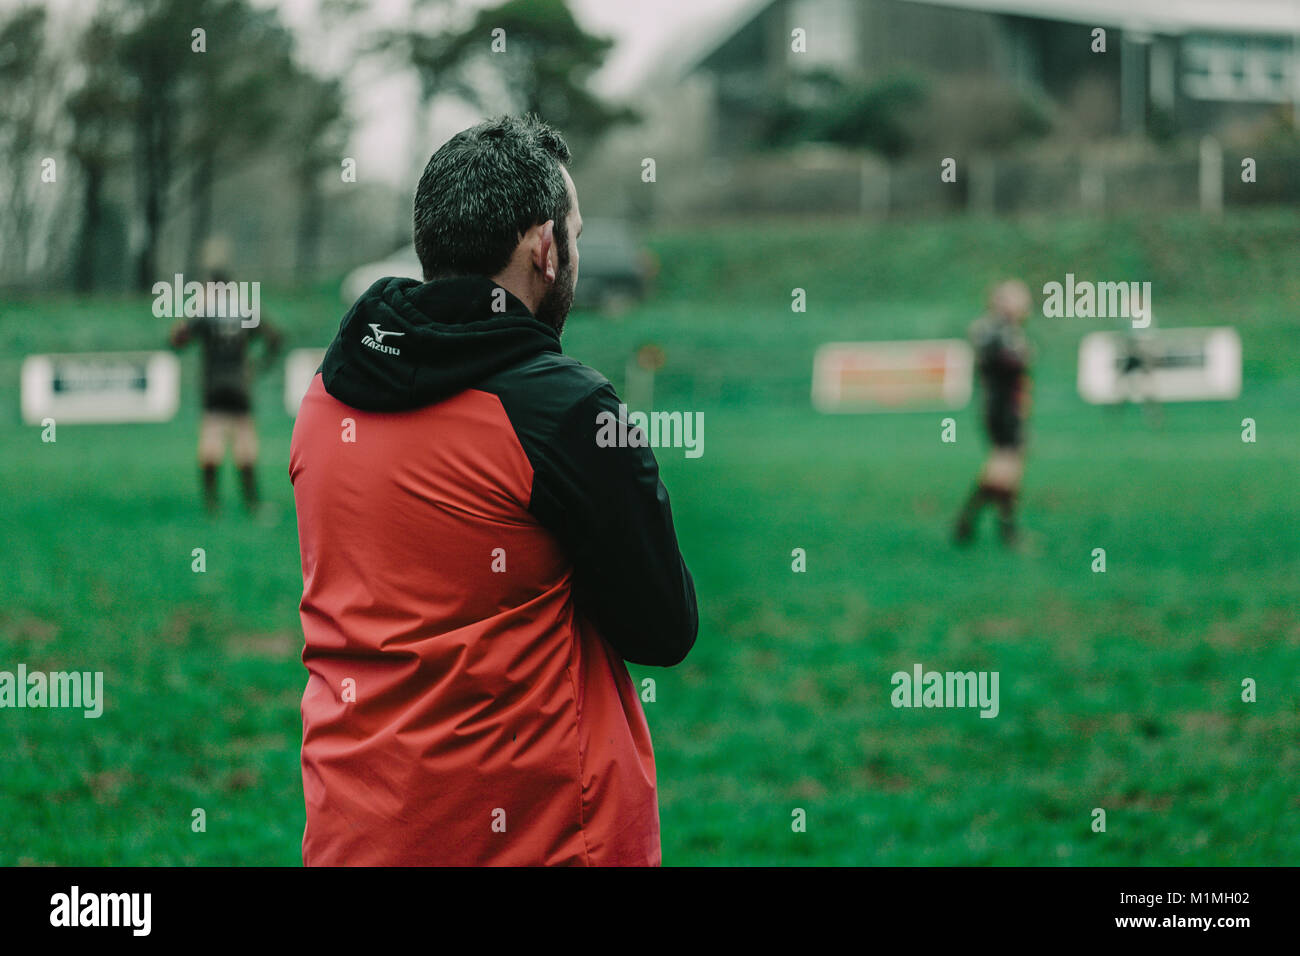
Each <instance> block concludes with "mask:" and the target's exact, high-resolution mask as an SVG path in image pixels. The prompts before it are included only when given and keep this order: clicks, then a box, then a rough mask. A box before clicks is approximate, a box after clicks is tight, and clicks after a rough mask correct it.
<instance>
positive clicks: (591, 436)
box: [529, 382, 699, 667]
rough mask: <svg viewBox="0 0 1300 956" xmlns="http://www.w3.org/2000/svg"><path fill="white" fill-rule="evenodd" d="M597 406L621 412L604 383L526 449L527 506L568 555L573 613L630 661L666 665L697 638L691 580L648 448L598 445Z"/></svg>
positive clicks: (681, 655)
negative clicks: (529, 466)
mask: <svg viewBox="0 0 1300 956" xmlns="http://www.w3.org/2000/svg"><path fill="white" fill-rule="evenodd" d="M602 412H609V413H610V414H612V415H613V416H614V417H615V419H617V417H618V412H619V400H618V396H617V395H616V394H615V393H614V389H613V386H611V385H610V384H609V383H608V382H606V383H604V384H603V385H601V386H600V387H598V388H596V389H595V390H593V391H591V392H589V393H588V394H587V395H586V397H585V398H583V399H582V400H580V401H579V402H578V403H577V404H576V405H574V406H573V407H572V408H571V409H569V410H568V411H567V412H566V413H565V414H564V416H563V417H562V418H561V419H560V420H559V421H558V423H557V427H556V428H555V431H554V432H553V433H552V434H551V436H550V439H549V440H548V441H546V442H544V443H541V444H540V445H539V447H537V448H535V449H533V450H532V454H531V455H530V457H531V458H532V459H533V461H534V472H533V495H532V501H531V503H530V506H529V510H530V511H532V513H533V514H534V515H535V516H536V517H537V519H538V520H539V521H540V522H541V523H542V524H543V525H544V526H545V527H546V528H548V529H549V530H550V531H551V532H552V533H553V534H554V535H555V536H556V537H557V538H558V539H559V541H560V544H561V546H562V547H563V548H564V549H565V551H566V553H567V554H568V555H569V557H570V560H572V561H573V565H574V598H575V600H576V602H577V605H578V609H579V610H580V611H582V612H583V613H584V614H586V615H587V616H588V617H589V618H590V619H591V620H592V622H593V623H594V624H595V625H596V627H597V628H598V629H599V630H600V633H601V635H602V636H603V637H604V638H605V639H606V640H607V641H609V643H610V644H611V645H612V646H613V647H614V649H615V650H617V651H618V652H619V653H620V654H621V655H622V656H623V658H624V659H625V660H627V661H630V662H631V663H633V664H651V665H656V666H659V667H671V666H672V665H674V664H678V663H680V662H681V661H682V660H683V659H684V658H685V657H686V654H687V653H688V652H689V651H690V649H691V647H693V646H694V644H695V636H696V633H697V631H698V629H699V617H698V612H697V609H696V604H695V585H694V582H692V580H691V575H690V572H689V571H688V570H687V569H686V562H685V561H684V560H683V559H682V555H681V551H680V550H679V549H678V546H677V534H676V532H675V531H674V530H673V515H672V510H671V508H670V507H669V504H668V491H667V489H665V488H664V485H663V482H662V481H660V480H659V465H658V464H657V463H656V461H655V457H654V454H653V453H652V451H651V450H650V449H649V448H640V447H601V446H600V445H599V444H598V443H597V441H596V436H597V432H598V428H599V426H598V424H597V416H598V415H599V414H601V413H602ZM629 428H630V426H629Z"/></svg>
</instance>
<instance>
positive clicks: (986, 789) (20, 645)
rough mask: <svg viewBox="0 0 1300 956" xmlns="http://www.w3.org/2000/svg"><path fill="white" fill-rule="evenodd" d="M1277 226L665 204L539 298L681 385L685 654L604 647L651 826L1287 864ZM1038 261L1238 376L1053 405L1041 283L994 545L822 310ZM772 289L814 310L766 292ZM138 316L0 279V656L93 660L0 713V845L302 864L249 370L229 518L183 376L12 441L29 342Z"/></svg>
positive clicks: (740, 851) (286, 537)
mask: <svg viewBox="0 0 1300 956" xmlns="http://www.w3.org/2000/svg"><path fill="white" fill-rule="evenodd" d="M1296 231H1297V227H1296V225H1295V222H1294V216H1293V215H1290V214H1287V215H1282V214H1274V213H1258V214H1252V215H1251V216H1249V217H1245V216H1236V217H1234V218H1233V219H1232V220H1230V221H1225V222H1222V223H1219V224H1213V223H1207V222H1204V221H1202V220H1199V219H1196V218H1190V217H1189V218H1183V219H1176V220H1170V221H1167V222H1162V223H1151V222H1145V223H1144V222H1137V221H1133V222H1127V221H1117V222H1100V221H1084V220H1072V221H1068V222H1060V223H1056V222H1047V221H1041V222H1034V221H1029V222H1025V223H1020V224H1009V223H989V222H979V221H973V220H967V221H956V222H944V223H931V224H920V225H913V226H901V225H892V226H888V227H883V228H874V227H873V228H871V229H867V228H865V227H861V226H858V225H854V224H851V223H845V224H832V225H820V226H814V225H807V226H788V225H780V226H771V227H766V228H759V229H754V228H749V229H745V230H740V229H719V230H711V231H702V232H698V231H697V232H692V233H690V234H689V235H672V236H663V237H660V238H659V239H658V240H656V242H655V248H656V251H657V252H658V254H659V256H660V258H661V260H662V263H663V274H662V275H661V277H660V283H659V295H658V297H657V298H656V299H655V300H654V301H652V302H651V303H648V304H646V305H645V306H643V307H641V308H640V309H638V310H637V311H635V312H634V313H632V314H630V315H628V316H627V317H625V318H624V319H623V320H621V321H619V322H604V321H601V320H598V319H595V318H593V317H590V316H575V317H574V318H573V319H572V320H571V322H570V326H571V328H570V330H569V331H568V332H567V333H566V350H567V351H569V352H570V353H571V354H574V355H576V356H577V357H578V358H580V359H582V360H584V361H587V362H588V363H590V364H592V365H595V366H596V367H597V368H600V369H601V370H602V371H604V372H605V373H606V374H608V375H609V376H610V377H611V378H612V379H613V380H614V381H615V384H616V385H621V382H622V377H623V363H624V361H625V359H626V356H627V354H628V352H629V351H630V350H631V349H632V348H634V347H635V346H636V345H637V344H639V343H641V342H643V341H655V342H657V343H659V344H660V345H662V346H663V347H664V348H665V350H666V352H667V355H668V365H667V367H666V368H665V369H664V371H663V373H662V374H661V376H660V378H659V383H658V386H657V394H656V406H657V407H659V408H664V409H668V410H673V409H680V410H688V409H689V410H692V411H697V410H698V411H703V412H704V416H705V426H706V427H705V454H704V457H703V458H700V459H697V460H687V459H685V458H684V457H683V456H682V454H681V452H680V451H673V450H667V449H665V450H662V451H661V452H660V454H659V458H660V462H661V466H662V470H663V473H664V478H665V481H666V483H667V485H668V487H669V490H670V492H671V493H672V498H673V506H674V512H675V514H676V517H677V522H678V528H679V533H680V537H681V542H682V548H683V551H684V552H685V554H686V557H687V561H688V563H689V564H690V567H691V569H692V571H693V573H694V575H695V579H696V585H697V588H698V591H699V595H700V610H701V630H700V637H699V641H698V643H697V645H696V649H695V650H694V651H693V652H692V654H691V656H690V657H689V658H688V659H687V661H686V663H685V664H683V665H682V666H680V667H678V668H675V669H671V670H657V669H653V668H632V670H633V673H634V676H635V677H637V678H638V679H640V678H641V677H645V676H652V677H654V678H655V680H656V681H657V699H656V701H655V702H654V703H648V704H646V705H645V708H646V712H647V715H648V718H649V721H650V726H651V730H652V733H653V735H654V740H655V753H656V761H657V764H658V773H659V784H660V811H661V820H662V825H663V847H664V860H665V862H666V863H667V864H999V865H1000V864H1015V863H1027V864H1053V865H1058V864H1060V865H1179V864H1193V865H1258V864H1280V863H1290V862H1294V860H1295V859H1296V858H1297V855H1298V854H1300V823H1297V818H1298V817H1300V814H1297V808H1298V807H1300V800H1298V799H1297V796H1296V794H1297V792H1298V790H1297V778H1298V777H1300V773H1298V771H1300V749H1298V748H1297V746H1296V744H1297V740H1298V739H1300V712H1298V710H1297V704H1296V689H1297V682H1298V679H1300V624H1297V617H1296V612H1295V609H1296V607H1297V605H1298V604H1300V583H1298V582H1300V549H1298V548H1297V529H1298V528H1300V522H1297V508H1296V498H1297V487H1298V482H1297V473H1298V472H1297V466H1298V465H1300V438H1298V436H1300V428H1298V427H1297V425H1298V424H1300V389H1298V388H1297V376H1296V372H1297V365H1298V363H1300V339H1298V338H1297V336H1296V319H1295V303H1296V301H1297V299H1296V296H1297V291H1298V290H1300V279H1298V278H1297V276H1298V275H1300V273H1297V272H1296V271H1295V270H1294V264H1293V255H1292V253H1291V250H1293V249H1294V248H1295V242H1296V238H1297V237H1296ZM1067 271H1073V272H1074V273H1075V274H1076V275H1077V276H1079V277H1080V278H1104V279H1115V280H1117V279H1136V280H1149V281H1152V282H1153V290H1154V293H1155V296H1156V318H1157V322H1158V323H1159V324H1161V325H1165V326H1180V325H1212V324H1233V325H1236V326H1237V327H1238V329H1239V330H1240V332H1241V335H1242V339H1243V344H1244V349H1245V385H1244V389H1243V394H1242V396H1241V398H1240V399H1239V400H1237V401H1234V402H1225V403H1203V404H1184V405H1171V406H1168V407H1167V408H1166V414H1165V420H1164V423H1163V426H1162V427H1160V428H1153V427H1152V426H1151V425H1150V424H1149V423H1148V422H1147V421H1146V420H1145V419H1144V418H1143V416H1142V415H1141V414H1140V413H1139V412H1138V410H1137V409H1099V408H1093V407H1090V406H1087V405H1084V404H1083V403H1082V402H1081V401H1080V400H1079V398H1078V397H1077V394H1076V392H1075V389H1074V364H1075V360H1076V348H1077V342H1078V339H1079V337H1080V335H1082V334H1083V333H1084V332H1087V331H1093V330H1095V329H1097V328H1103V327H1105V324H1104V323H1102V322H1097V321H1090V320H1081V319H1060V320H1047V319H1042V318H1039V319H1037V320H1035V322H1034V323H1033V325H1032V327H1031V336H1032V338H1033V339H1034V343H1035V345H1036V347H1037V349H1038V351H1039V364H1038V368H1037V376H1036V387H1035V406H1034V418H1033V432H1032V435H1033V439H1032V442H1033V443H1032V448H1031V455H1030V460H1029V466H1028V469H1027V473H1026V482H1025V490H1024V502H1023V518H1024V523H1025V526H1026V527H1027V529H1029V531H1031V532H1032V533H1033V534H1034V535H1035V536H1036V539H1037V541H1038V550H1037V553H1034V554H1032V555H1026V554H1006V553H1003V552H1002V551H1001V550H1000V549H999V548H998V547H997V546H996V545H995V544H994V543H993V541H992V540H991V534H990V533H991V531H992V529H991V528H990V527H988V526H985V528H984V529H983V531H984V532H985V533H984V536H983V537H982V539H981V541H980V542H979V543H978V544H977V545H976V546H975V547H974V548H973V549H972V550H971V551H969V552H958V551H954V550H953V549H952V547H951V546H950V545H949V544H948V541H947V530H948V526H949V522H950V520H951V518H952V515H953V512H954V511H955V509H956V507H957V505H958V504H959V502H960V500H961V498H962V496H963V495H964V494H965V493H966V491H967V490H968V488H969V485H970V482H971V480H972V478H973V476H974V474H975V471H976V469H977V467H978V464H979V461H980V459H981V457H982V452H983V448H982V445H981V441H980V438H979V431H978V419H977V415H976V413H975V409H974V407H972V408H968V409H966V410H965V411H962V412H960V413H957V414H956V415H955V416H954V417H956V418H957V421H958V442H957V443H956V444H955V445H952V444H943V443H941V442H940V440H939V432H940V426H939V419H940V418H941V417H942V416H941V415H939V414H900V415H892V416H878V417H876V416H844V417H829V416H821V415H818V414H816V413H815V412H813V411H812V410H811V408H810V407H809V402H808V390H809V373H810V367H811V357H812V352H813V349H814V348H815V347H816V345H817V344H818V343H820V342H822V341H826V340H831V339H874V338H879V339H887V338H912V337H929V336H950V335H960V334H962V333H963V331H964V329H965V326H966V324H967V323H968V322H969V321H970V319H971V318H973V317H974V315H975V314H976V312H977V311H978V308H979V305H980V299H981V294H982V291H983V289H984V288H985V287H986V285H987V284H988V282H989V281H990V280H992V279H994V278H997V277H999V276H1001V275H1002V274H1004V273H1015V274H1020V275H1024V276H1025V277H1026V278H1027V279H1028V280H1029V281H1030V283H1031V286H1036V287H1038V288H1041V285H1042V283H1043V282H1046V281H1048V280H1050V279H1061V278H1063V276H1064V273H1065V272H1067ZM796 286H798V287H802V288H805V289H806V290H807V291H808V304H809V308H808V312H807V313H803V314H794V313H791V311H790V307H789V302H790V290H791V289H792V288H794V287H796ZM263 301H264V304H265V306H266V308H267V310H268V312H269V313H270V314H271V315H272V316H273V317H274V318H276V319H278V320H279V321H280V322H281V324H283V325H285V326H286V327H287V328H288V329H289V332H290V335H291V339H292V344H296V345H323V344H324V343H325V341H327V340H328V338H329V336H330V334H331V333H332V331H333V329H334V328H335V326H336V325H337V322H338V319H339V317H340V315H341V309H340V304H339V303H338V302H337V300H336V297H335V295H334V293H333V290H332V289H327V288H321V289H316V290H311V291H308V292H301V293H293V294H275V293H274V292H273V291H271V290H267V291H266V293H265V294H264V296H263ZM165 324H166V323H165V322H161V321H160V320H157V319H155V318H153V316H152V315H151V314H150V311H149V300H148V299H147V298H127V299H108V298H96V299H93V300H89V301H78V300H73V299H51V300H47V301H34V302H19V303H12V302H11V303H6V304H3V306H0V334H3V339H2V341H4V342H5V343H6V351H5V352H4V354H3V355H0V378H2V379H3V381H4V382H5V383H6V387H5V388H4V389H3V392H2V393H0V447H2V448H3V449H4V455H3V458H2V459H0V495H3V501H4V505H3V508H2V509H0V534H3V539H4V541H5V542H6V547H5V548H4V549H3V551H0V579H2V580H3V581H4V582H5V587H4V591H3V596H0V669H13V667H14V666H16V664H17V663H18V662H20V661H21V662H24V663H26V664H27V665H28V667H29V668H32V669H51V670H53V669H63V668H66V667H76V668H80V669H93V670H103V671H104V672H105V684H106V696H107V704H106V709H105V713H104V715H103V717H101V718H99V719H98V720H87V719H84V718H83V717H82V716H81V714H80V712H75V711H57V710H4V711H0V781H2V782H0V819H3V820H4V822H5V827H4V830H5V833H4V837H3V839H2V840H0V864H13V863H33V864H45V863H60V864H91V865H97V864H157V863H163V864H287V865H293V864H296V863H298V862H299V861H300V854H299V841H300V839H301V834H302V826H303V807H302V792H301V781H300V776H299V767H298V750H297V748H298V745H299V734H300V718H299V712H298V705H299V700H300V696H301V692H302V688H303V685H304V683H305V671H304V669H303V668H302V665H301V662H300V660H299V656H298V655H299V653H300V651H301V642H302V639H301V631H300V629H299V623H298V616H297V601H298V597H299V595H300V593H301V578H300V574H299V567H298V550H297V539H296V532H295V524H294V516H293V509H292V496H291V488H290V485H289V482H288V477H287V454H288V451H287V445H288V437H289V433H290V429H291V427H292V422H291V421H290V419H289V418H288V417H287V416H285V415H284V413H283V411H282V410H281V407H280V405H281V402H280V398H279V388H280V381H279V378H278V376H273V377H271V378H269V379H267V380H265V381H263V382H262V384H261V388H260V400H261V403H260V408H261V422H262V425H261V430H262V440H263V447H264V452H263V460H262V467H261V476H262V485H263V490H264V494H265V496H266V497H267V498H268V499H269V500H270V501H271V502H272V503H273V506H274V510H275V515H273V516H272V518H271V519H268V520H266V521H262V522H259V521H250V520H247V519H245V518H244V517H243V516H242V515H241V514H240V513H239V511H238V509H237V508H236V507H234V493H235V487H234V474H233V472H231V471H227V472H225V473H224V474H223V479H224V487H223V491H224V493H225V494H226V496H227V500H228V503H229V505H230V507H228V509H227V512H226V513H225V514H223V515H222V516H221V517H219V518H216V519H208V518H206V517H205V516H203V515H202V514H201V512H200V511H199V509H198V501H197V487H196V485H197V476H196V474H195V473H194V471H195V469H194V466H193V444H194V440H195V433H196V432H195V430H196V424H197V410H196V408H195V406H194V400H193V399H194V397H193V395H192V394H190V392H189V390H188V389H187V392H186V404H185V406H184V407H183V409H182V413H181V414H180V415H179V416H178V418H177V419H176V421H174V422H173V423H170V424H167V425H122V426H74V425H63V426H60V427H59V430H58V441H57V443H55V444H43V443H42V442H41V440H40V430H39V429H37V428H33V427H30V426H21V425H20V424H19V418H18V405H17V388H16V385H17V368H18V363H19V362H20V360H21V357H22V356H23V355H24V354H27V353H29V352H34V351H42V350H52V351H71V350H75V349H82V348H84V349H101V348H103V349H108V348H112V349H121V348H136V347H156V346H157V345H158V343H159V342H160V341H161V338H162V336H163V334H164V329H163V327H162V326H163V325H165ZM185 362H186V363H187V364H186V366H185V367H186V371H187V373H189V374H190V379H189V380H188V381H187V384H192V380H193V373H194V372H195V371H196V370H197V369H196V361H195V356H193V355H187V356H186V359H185ZM1245 417H1252V418H1254V419H1255V420H1256V422H1257V424H1258V435H1259V440H1258V442H1257V443H1255V444H1245V443H1243V442H1242V441H1241V440H1240V432H1241V426H1240V423H1241V419H1242V418H1245ZM986 518H987V516H986ZM197 547H202V548H204V549H205V551H206V556H207V571H206V573H205V574H195V573H193V572H192V571H191V570H190V565H191V560H192V559H191V551H192V549H193V548H197ZM1096 547H1103V548H1105V549H1106V552H1107V571H1106V573H1105V574H1094V573H1092V572H1091V570H1090V565H1091V560H1092V558H1091V552H1092V549H1093V548H1096ZM794 548H804V549H806V551H807V555H808V558H807V561H808V570H807V572H806V573H802V574H797V573H793V572H792V571H791V550H792V549H794ZM915 662H920V663H923V664H924V665H925V666H926V667H927V668H931V669H937V670H950V669H951V670H996V671H998V672H999V674H1000V677H1001V713H1000V714H999V716H998V717H997V718H996V719H992V720H985V719H981V718H979V716H978V714H977V713H976V712H975V711H973V710H963V711H957V710H909V709H895V708H893V707H892V706H890V702H889V694H890V691H891V686H890V682H889V678H890V675H891V674H892V673H893V672H894V671H896V670H909V669H910V668H911V666H912V664H913V663H915ZM1245 677H1251V678H1253V679H1255V681H1256V682H1257V683H1258V687H1259V691H1258V693H1259V699H1258V702H1256V703H1243V702H1242V701H1241V681H1242V679H1243V678H1245ZM1094 807H1101V808H1104V809H1105V810H1106V812H1107V831H1106V832H1105V833H1094V832H1092V831H1091V829H1090V823H1091V819H1092V818H1091V812H1092V810H1093V808H1094ZM195 808H203V809H204V811H205V812H206V815H207V831H206V832H205V833H194V832H192V831H191V827H190V823H191V812H192V811H193V810H194V809H195ZM795 808H803V809H804V810H806V812H807V820H808V823H807V832H805V833H795V832H792V829H791V813H792V810H794V809H795Z"/></svg>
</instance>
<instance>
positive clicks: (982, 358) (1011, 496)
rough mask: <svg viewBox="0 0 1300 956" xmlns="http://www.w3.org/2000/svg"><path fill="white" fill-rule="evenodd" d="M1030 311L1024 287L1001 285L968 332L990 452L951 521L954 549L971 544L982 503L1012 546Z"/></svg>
mask: <svg viewBox="0 0 1300 956" xmlns="http://www.w3.org/2000/svg"><path fill="white" fill-rule="evenodd" d="M1032 305H1033V301H1032V299H1031V297H1030V294H1029V287H1028V286H1026V285H1025V284H1024V283H1023V282H1021V281H1019V280H1009V281H1006V282H1002V283H1000V284H999V285H997V286H996V287H995V288H994V289H993V291H992V293H990V295H989V309H988V312H987V313H986V314H985V315H983V316H981V317H980V318H978V319H976V320H975V322H974V323H972V324H971V327H970V339H971V344H972V345H973V346H974V348H975V365H976V368H977V369H978V370H979V376H980V381H981V383H982V386H983V389H984V427H985V430H986V431H987V432H988V437H989V443H990V445H991V448H990V451H989V457H988V459H987V460H986V461H985V462H984V467H983V468H982V469H981V471H980V476H979V480H978V481H977V482H976V484H975V489H974V490H973V491H972V492H971V495H970V498H968V499H967V501H966V504H965V506H964V507H963V508H962V510H961V514H960V515H959V516H958V518H957V525H956V527H955V529H954V536H955V538H956V540H957V542H958V543H959V544H966V543H967V542H969V541H971V540H972V539H973V538H974V536H975V522H976V519H977V518H978V517H979V513H980V511H981V509H982V508H983V507H984V505H985V504H986V503H988V502H993V503H994V504H995V505H996V506H997V509H998V520H999V527H1000V529H1001V532H1002V542H1003V544H1006V545H1011V544H1014V543H1015V540H1016V521H1015V508H1016V496H1017V495H1018V493H1019V491H1020V477H1021V475H1022V473H1023V472H1024V444H1025V418H1026V417H1027V415H1028V414H1029V363H1030V359H1031V352H1030V348H1029V342H1028V340H1027V339H1026V338H1025V333H1024V323H1025V320H1026V319H1028V318H1029V312H1030V309H1031V308H1032Z"/></svg>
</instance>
